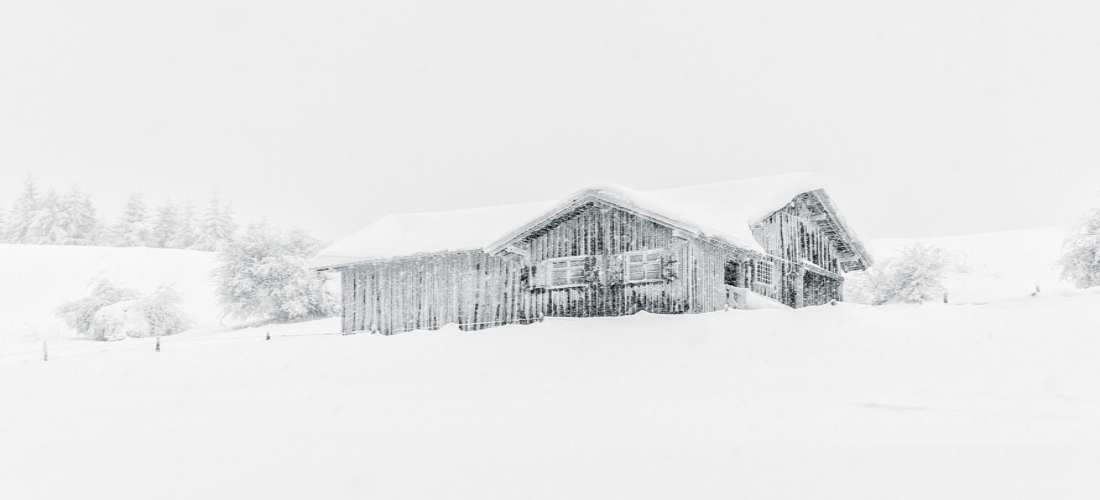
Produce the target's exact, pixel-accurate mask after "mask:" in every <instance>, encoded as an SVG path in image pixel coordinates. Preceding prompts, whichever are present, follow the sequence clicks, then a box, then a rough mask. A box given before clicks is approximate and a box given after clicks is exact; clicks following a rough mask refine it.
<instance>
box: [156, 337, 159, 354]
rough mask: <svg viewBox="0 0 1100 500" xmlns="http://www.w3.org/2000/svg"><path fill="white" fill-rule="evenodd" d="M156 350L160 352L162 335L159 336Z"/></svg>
mask: <svg viewBox="0 0 1100 500" xmlns="http://www.w3.org/2000/svg"><path fill="white" fill-rule="evenodd" d="M156 352H160V337H157V347H156Z"/></svg>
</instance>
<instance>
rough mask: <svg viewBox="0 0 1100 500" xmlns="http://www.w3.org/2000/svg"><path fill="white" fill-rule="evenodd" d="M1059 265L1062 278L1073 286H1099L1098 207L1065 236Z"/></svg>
mask: <svg viewBox="0 0 1100 500" xmlns="http://www.w3.org/2000/svg"><path fill="white" fill-rule="evenodd" d="M1059 263H1060V264H1061V267H1062V278H1063V279H1065V280H1066V281H1069V282H1071V283H1073V284H1074V286H1077V287H1078V288H1091V287H1095V286H1100V207H1098V208H1094V209H1091V210H1089V211H1088V213H1086V214H1085V217H1083V218H1082V219H1081V221H1080V222H1079V223H1078V224H1077V226H1076V227H1074V228H1073V229H1072V230H1071V231H1070V232H1069V234H1068V235H1067V236H1066V240H1065V242H1064V244H1063V247H1062V258H1061V260H1060V261H1059Z"/></svg>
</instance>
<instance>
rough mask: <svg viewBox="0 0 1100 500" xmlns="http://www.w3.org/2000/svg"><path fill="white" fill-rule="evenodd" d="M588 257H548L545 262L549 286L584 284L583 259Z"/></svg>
mask: <svg viewBox="0 0 1100 500" xmlns="http://www.w3.org/2000/svg"><path fill="white" fill-rule="evenodd" d="M587 260H588V257H585V256H581V257H565V258H561V259H550V260H549V261H547V262H546V266H547V269H548V270H549V278H550V282H549V285H550V287H567V286H578V285H585V284H587V281H586V279H585V272H584V267H585V261H587Z"/></svg>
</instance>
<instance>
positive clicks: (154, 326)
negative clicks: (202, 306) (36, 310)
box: [58, 281, 190, 340]
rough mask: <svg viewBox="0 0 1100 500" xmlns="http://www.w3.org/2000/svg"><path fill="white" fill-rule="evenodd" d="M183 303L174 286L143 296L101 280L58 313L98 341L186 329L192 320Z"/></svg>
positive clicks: (72, 325)
mask: <svg viewBox="0 0 1100 500" xmlns="http://www.w3.org/2000/svg"><path fill="white" fill-rule="evenodd" d="M179 302H180V299H179V295H177V294H176V292H175V290H174V289H172V287H170V286H161V287H159V288H157V289H156V290H155V291H154V292H153V293H151V294H149V295H145V296H139V294H138V293H137V292H136V291H134V290H130V289H128V288H120V287H117V286H115V285H113V284H111V283H110V282H108V281H100V282H98V283H96V285H95V286H93V287H92V291H91V293H90V294H89V295H88V296H87V297H84V298H82V299H79V300H75V301H73V302H69V303H67V304H65V305H63V306H61V308H60V310H59V311H58V313H59V314H60V316H61V317H62V318H63V319H64V320H65V322H66V323H67V324H68V325H69V326H70V327H72V328H73V329H74V330H76V331H77V332H78V333H80V334H81V335H84V336H87V337H91V338H93V339H95V340H121V339H124V338H126V337H154V336H161V335H172V334H174V333H179V332H181V331H183V330H186V329H187V327H188V326H189V325H190V320H189V319H188V318H187V316H186V315H185V314H184V313H183V311H182V310H181V309H180V307H179Z"/></svg>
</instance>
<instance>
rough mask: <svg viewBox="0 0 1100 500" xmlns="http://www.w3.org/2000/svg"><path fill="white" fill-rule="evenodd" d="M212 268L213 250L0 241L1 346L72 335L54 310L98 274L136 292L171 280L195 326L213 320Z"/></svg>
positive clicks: (215, 316)
mask: <svg viewBox="0 0 1100 500" xmlns="http://www.w3.org/2000/svg"><path fill="white" fill-rule="evenodd" d="M213 268H214V254H212V253H209V252H198V251H192V250H165V249H152V248H114V247H86V246H47V245H0V304H2V305H3V307H0V345H2V343H3V342H4V341H9V342H10V341H20V340H27V339H34V338H41V337H50V338H55V337H64V336H69V335H71V332H70V331H69V329H68V328H67V327H66V326H65V324H64V323H63V322H62V321H61V320H60V319H58V318H57V317H56V316H55V314H54V312H55V311H56V310H57V307H58V306H59V305H61V304H62V303H64V302H66V301H69V300H73V299H76V298H80V297H83V296H84V295H85V294H86V293H87V291H88V288H89V285H91V284H92V283H93V282H94V281H96V280H98V279H109V280H111V281H113V282H115V283H116V284H118V285H121V286H126V287H131V288H134V289H137V290H138V291H141V292H148V291H151V290H152V289H154V288H156V287H157V286H158V285H161V284H170V285H173V286H174V287H175V289H176V291H177V292H179V294H180V295H181V297H182V300H183V303H182V307H183V308H184V310H185V311H187V312H188V313H189V314H190V315H191V316H192V317H193V319H194V320H195V321H196V324H197V325H210V324H214V323H216V322H217V319H218V308H217V304H216V300H215V291H214V284H213V283H212V282H211V278H210V272H211V270H212V269H213Z"/></svg>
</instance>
